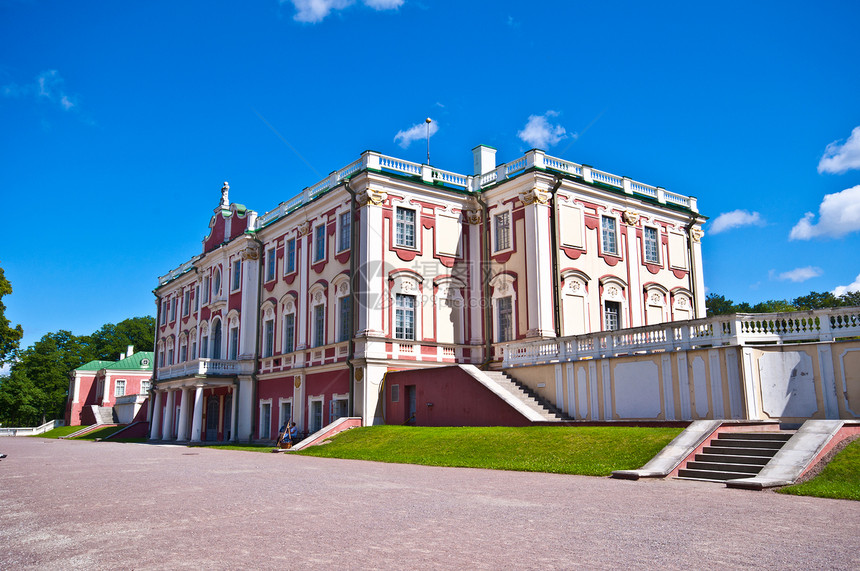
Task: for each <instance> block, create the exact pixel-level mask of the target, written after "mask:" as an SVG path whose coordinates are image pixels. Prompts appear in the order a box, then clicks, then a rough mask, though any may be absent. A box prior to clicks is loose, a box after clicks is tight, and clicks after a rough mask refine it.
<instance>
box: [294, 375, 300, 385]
mask: <svg viewBox="0 0 860 571" xmlns="http://www.w3.org/2000/svg"><path fill="white" fill-rule="evenodd" d="M293 386H295V387H296V388H299V387H300V386H302V378H301V377H299V376H298V375H297V376H295V377H293Z"/></svg>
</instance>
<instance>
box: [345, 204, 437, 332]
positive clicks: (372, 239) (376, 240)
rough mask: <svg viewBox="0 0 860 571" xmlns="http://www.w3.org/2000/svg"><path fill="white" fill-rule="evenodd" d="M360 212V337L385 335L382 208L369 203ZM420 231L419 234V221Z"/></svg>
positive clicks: (417, 222)
mask: <svg viewBox="0 0 860 571" xmlns="http://www.w3.org/2000/svg"><path fill="white" fill-rule="evenodd" d="M358 213H359V228H360V230H359V264H358V267H359V271H361V272H363V273H364V275H363V276H362V278H363V279H362V280H361V282H362V283H361V285H362V286H363V290H359V292H358V306H359V307H358V328H357V331H358V335H359V336H382V335H384V332H383V328H382V311H383V307H384V306H385V305H386V304H385V303H383V302H384V296H385V279H386V277H387V276H385V275H384V268H385V264H384V262H385V260H384V251H383V239H382V234H383V221H382V208H381V207H380V206H376V205H374V204H373V203H372V202H368V203H367V204H366V205H365V206H363V207H361V208H360V209H359V211H358ZM416 224H419V226H418V227H417V231H420V228H421V226H420V222H419V221H416Z"/></svg>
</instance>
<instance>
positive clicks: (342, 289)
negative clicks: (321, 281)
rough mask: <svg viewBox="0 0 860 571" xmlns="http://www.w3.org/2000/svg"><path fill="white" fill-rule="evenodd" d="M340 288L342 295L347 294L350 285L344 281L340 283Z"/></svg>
mask: <svg viewBox="0 0 860 571" xmlns="http://www.w3.org/2000/svg"><path fill="white" fill-rule="evenodd" d="M339 289H340V294H341V295H346V292H347V290H348V287H347V285H346V282H343V283H342V284H340V288H339Z"/></svg>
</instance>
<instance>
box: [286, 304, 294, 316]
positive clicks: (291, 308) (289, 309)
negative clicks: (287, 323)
mask: <svg viewBox="0 0 860 571" xmlns="http://www.w3.org/2000/svg"><path fill="white" fill-rule="evenodd" d="M286 308H287V313H292V312H293V302H292V301H288V302H287V305H286Z"/></svg>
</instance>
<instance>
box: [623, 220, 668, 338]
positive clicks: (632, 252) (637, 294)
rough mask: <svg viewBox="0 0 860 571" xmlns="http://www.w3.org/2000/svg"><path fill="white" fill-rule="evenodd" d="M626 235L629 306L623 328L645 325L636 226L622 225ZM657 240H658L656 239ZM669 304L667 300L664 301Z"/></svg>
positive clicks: (640, 253)
mask: <svg viewBox="0 0 860 571" xmlns="http://www.w3.org/2000/svg"><path fill="white" fill-rule="evenodd" d="M621 223H622V224H623V225H624V228H625V233H626V234H627V254H626V256H625V258H624V259H625V260H627V264H628V265H627V267H628V268H630V283H629V284H627V303H628V304H629V306H630V323H625V322H624V321H623V320H622V322H621V323H622V325H623V327H639V326H641V325H645V306H644V303H643V301H642V281H641V278H640V275H639V272H640V271H641V269H642V251H641V249H640V248H639V244H637V243H636V226H628V225H627V224H625V223H624V221H623V217H622V220H621ZM658 239H659V238H658ZM666 302H667V303H670V301H669V300H666Z"/></svg>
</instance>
